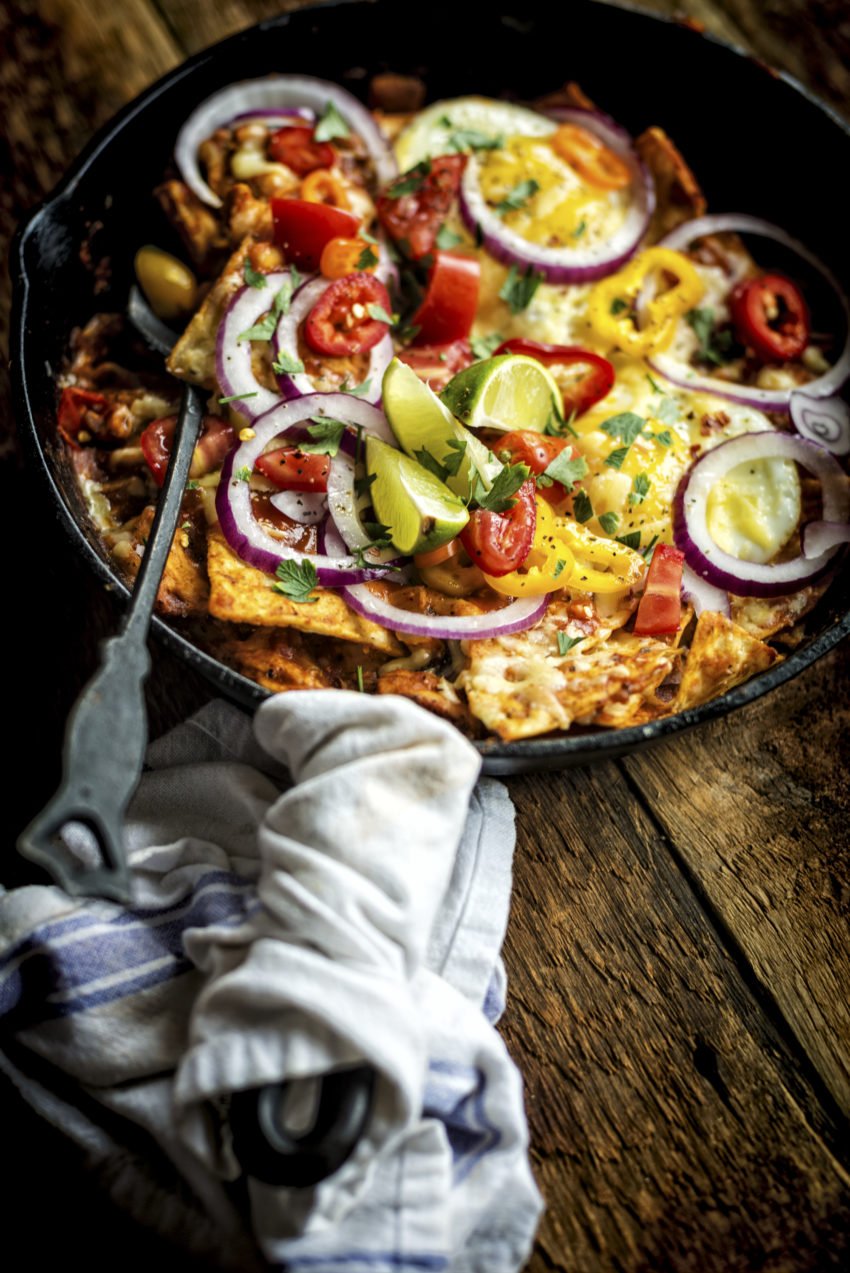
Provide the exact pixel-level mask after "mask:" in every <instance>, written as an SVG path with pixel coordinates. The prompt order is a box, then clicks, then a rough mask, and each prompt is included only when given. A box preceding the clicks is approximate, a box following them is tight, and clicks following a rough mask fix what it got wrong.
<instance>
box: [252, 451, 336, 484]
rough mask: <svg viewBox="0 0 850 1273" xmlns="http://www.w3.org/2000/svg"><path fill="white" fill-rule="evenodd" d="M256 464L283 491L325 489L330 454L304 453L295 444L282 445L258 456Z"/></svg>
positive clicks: (329, 466)
mask: <svg viewBox="0 0 850 1273" xmlns="http://www.w3.org/2000/svg"><path fill="white" fill-rule="evenodd" d="M255 467H256V469H257V472H258V473H262V475H263V477H267V478H268V479H269V481H271V482H274V484H275V486H279V487H280V489H281V490H282V491H326V490H327V489H328V473H330V471H331V457H330V456H329V455H305V453H304V452H303V451H299V450H298V448H297V447H291V446H282V447H281V448H280V450H279V451H267V452H266V453H265V455H261V456H260V458H259V459H258V460H257V463H256V465H255Z"/></svg>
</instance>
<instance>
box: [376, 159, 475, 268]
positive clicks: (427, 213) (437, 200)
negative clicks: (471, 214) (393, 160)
mask: <svg viewBox="0 0 850 1273" xmlns="http://www.w3.org/2000/svg"><path fill="white" fill-rule="evenodd" d="M465 164H466V155H438V156H437V157H436V158H435V159H429V160H425V161H424V162H423V163H422V164H418V165H417V166H416V168H413V169H411V171H410V172H405V173H402V175H401V176H400V177H398V178H397V179H396V180H395V181H394V182H393V183H392V185H391V186H389V187H388V188H387V190H386V192H385V193H384V194H383V195H382V196H381V198H380V199H379V200H378V220H379V221H380V222H381V225H382V226H383V227H384V229H385V230H386V231H387V233H388V234H389V236H390V237H391V238H392V239H393V240H394V241H395V242H396V243H397V244H398V245H399V247H401V249H402V251H403V252H404V253H405V254H406V255H407V256H409V257H410V259H411V260H413V261H419V260H421V258H422V257H423V256H427V254H428V253H429V252H430V251H431V250H432V249H433V247H434V244H435V242H436V239H437V234H438V232H439V229H440V226H441V225H442V224H443V221H444V220H445V217H446V213H447V212H448V211H449V209H450V208H451V206H452V204H453V202H454V201H455V199H456V198H457V193H458V190H459V189H460V179H461V177H462V175H463V169H464V166H465ZM398 190H401V191H403V193H402V194H396V195H395V196H394V194H393V192H394V191H398Z"/></svg>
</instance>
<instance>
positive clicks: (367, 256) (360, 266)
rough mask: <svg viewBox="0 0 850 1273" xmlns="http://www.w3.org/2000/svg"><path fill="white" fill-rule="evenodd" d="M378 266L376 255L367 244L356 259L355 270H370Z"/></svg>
mask: <svg viewBox="0 0 850 1273" xmlns="http://www.w3.org/2000/svg"><path fill="white" fill-rule="evenodd" d="M377 264H378V253H377V252H376V251H375V250H374V248H372V247H371V246H370V245H369V244H368V243H367V245H366V247H365V248H364V249H363V251H362V252H361V253H360V255H359V257H358V258H357V264H356V266H355V267H354V268H355V269H357V270H371V269H372V268H373V266H375V265H377Z"/></svg>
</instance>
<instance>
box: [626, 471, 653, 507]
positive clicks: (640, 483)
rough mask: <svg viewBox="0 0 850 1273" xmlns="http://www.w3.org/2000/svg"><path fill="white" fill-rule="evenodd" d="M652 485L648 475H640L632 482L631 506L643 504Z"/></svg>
mask: <svg viewBox="0 0 850 1273" xmlns="http://www.w3.org/2000/svg"><path fill="white" fill-rule="evenodd" d="M651 485H652V483H651V482H650V480H649V478H648V477H647V475H646V473H638V475H637V477H636V478H635V480H634V481H633V482H632V491H631V493H630V495H629V503H630V504H641V503H643V501H644V499H645V498H646V496H647V495H648V494H649V488H650V486H651Z"/></svg>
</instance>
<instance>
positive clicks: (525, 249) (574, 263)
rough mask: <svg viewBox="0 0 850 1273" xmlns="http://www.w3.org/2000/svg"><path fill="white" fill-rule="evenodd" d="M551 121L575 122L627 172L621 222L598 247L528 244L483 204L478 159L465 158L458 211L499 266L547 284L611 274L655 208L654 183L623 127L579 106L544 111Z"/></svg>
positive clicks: (634, 244) (632, 247)
mask: <svg viewBox="0 0 850 1273" xmlns="http://www.w3.org/2000/svg"><path fill="white" fill-rule="evenodd" d="M550 113H551V114H552V115H553V116H556V118H557V119H559V120H563V121H565V122H569V123H576V124H579V125H580V126H581V127H582V128H586V129H587V130H588V132H592V133H594V134H595V136H597V137H599V138H600V139H601V140H602V141H603V142H604V143H605V145H606V146H608V147H610V149H611V150H613V151H614V152H615V154H616V155H617V156H618V157H619V158H620V159H622V160H623V161H624V162H625V163H626V164H627V165H628V167H629V169H630V171H631V172H632V186H633V189H634V199H633V201H632V203H631V204H630V205H629V209H628V211H627V212H626V217H625V221H624V222H623V225H622V226H621V227H620V229H619V230H618V231H617V233H616V234H615V235H614V236H613V239H612V240H609V241H608V242H607V243H606V244H605V245H604V246H599V247H596V248H592V249H590V251H588V250H587V249H584V250H583V249H582V248H580V247H559V248H549V247H544V246H541V245H540V244H535V243H531V242H530V241H529V240H528V239H524V238H523V237H522V235H521V234H518V233H517V232H516V231H515V230H511V229H509V228H508V227H507V226H506V225H504V224H503V222H502V220H501V218H500V217H499V215H498V213H496V212H494V211H493V210H492V209H491V208H489V207H488V205H487V204H486V202H485V200H484V198H483V196H482V194H481V190H480V187H479V167H480V161H479V159H478V158H477V157H476V156H475V155H471V156H470V157H469V159H468V160H467V164H466V168H465V170H464V174H463V178H462V180H461V187H460V213H461V216H462V218H463V220H464V223H465V224H466V227H467V229H468V230H470V231H471V232H472V233H473V234H476V233H478V232H480V234H481V236H482V242H483V246H484V247H485V248H486V249H487V251H488V252H489V253H490V255H491V256H494V257H495V258H496V260H498V261H502V262H503V263H504V264H505V265H518V266H521V267H522V268H524V269H525V268H528V267H531V268H533V269H535V270H538V271H539V272H540V273H541V274H542V275H543V277H544V278H545V279H546V281H547V282H549V283H589V282H591V281H592V280H593V279H598V278H603V277H604V276H605V275H606V274H613V272H614V271H615V270H618V269H619V268H620V267H621V266H622V265H625V263H626V261H628V260H629V259H630V258H631V257H632V256H634V254H635V252H636V251H637V249H638V247H639V246H640V243H641V240H642V239H643V238H644V236H645V234H646V231H647V229H648V227H649V222H650V219H651V217H652V213H653V211H654V209H655V186H654V185H653V183H652V179H651V177H650V175H649V171H648V170H647V168H646V165H645V164H644V163H643V160H642V159H640V157H639V156H638V155H637V154H636V152H635V150H634V148H633V146H632V139H631V137H630V136H629V134H628V133H627V132H626V131H625V129H623V128H621V127H620V125H619V124H615V123H614V121H613V120H612V119H609V118H608V116H607V115H602V114H600V113H599V112H598V111H585V110H579V109H577V108H576V109H567V108H564V109H563V110H559V111H557V114H556V112H554V111H553V112H550Z"/></svg>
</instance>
